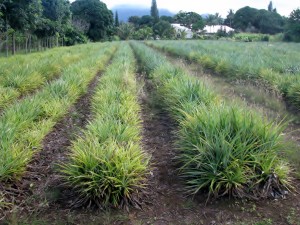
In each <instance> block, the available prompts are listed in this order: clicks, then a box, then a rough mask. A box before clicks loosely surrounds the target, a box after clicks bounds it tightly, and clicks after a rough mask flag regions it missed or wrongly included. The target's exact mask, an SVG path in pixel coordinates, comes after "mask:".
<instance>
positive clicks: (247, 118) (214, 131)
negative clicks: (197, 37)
mask: <svg viewBox="0 0 300 225" xmlns="http://www.w3.org/2000/svg"><path fill="white" fill-rule="evenodd" d="M299 52H300V45H299V44H281V43H280V44H279V43H278V44H277V43H276V44H268V43H231V42H222V41H147V42H138V41H130V42H105V43H93V44H85V45H79V46H74V47H61V48H55V49H52V50H49V51H46V52H42V53H33V54H30V55H18V56H13V57H10V58H5V59H4V58H1V59H0V68H1V69H0V113H1V115H0V127H1V130H0V224H256V225H258V224H291V225H294V224H300V223H299V221H300V204H299V202H300V195H299V191H300V181H299V179H300V149H299V144H300V133H299V128H300V124H299V121H300V117H299V110H300V107H299V106H300V105H299V104H300V94H299V93H300V80H299V76H300V64H299V58H300V55H299Z"/></svg>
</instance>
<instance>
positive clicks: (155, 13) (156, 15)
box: [150, 0, 159, 23]
mask: <svg viewBox="0 0 300 225" xmlns="http://www.w3.org/2000/svg"><path fill="white" fill-rule="evenodd" d="M150 15H151V16H152V17H153V18H154V23H157V22H158V21H159V13H158V9H157V4H156V0H152V5H151V10H150Z"/></svg>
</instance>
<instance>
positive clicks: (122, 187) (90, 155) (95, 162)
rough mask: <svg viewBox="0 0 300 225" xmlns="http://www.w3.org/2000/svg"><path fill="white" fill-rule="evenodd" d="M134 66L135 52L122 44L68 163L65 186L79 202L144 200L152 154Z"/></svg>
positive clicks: (106, 203)
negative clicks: (146, 147) (144, 138)
mask: <svg viewBox="0 0 300 225" xmlns="http://www.w3.org/2000/svg"><path fill="white" fill-rule="evenodd" d="M134 65H135V62H134V56H133V52H132V51H131V49H130V48H129V46H128V45H126V44H125V45H122V47H121V48H120V49H119V50H118V52H117V53H116V56H115V58H114V59H113V62H112V64H111V65H110V66H109V67H108V69H107V71H106V72H105V74H104V75H103V77H102V78H101V80H100V84H99V86H98V87H97V90H96V93H95V96H94V97H93V100H92V102H93V104H92V111H93V115H94V116H93V119H92V120H91V121H90V123H89V125H88V126H87V128H86V130H85V131H84V132H83V137H80V138H79V139H78V140H76V141H75V142H74V143H73V147H72V150H71V153H70V159H69V162H68V163H66V164H65V165H63V169H62V172H63V174H64V175H63V176H64V178H65V180H66V184H68V185H69V186H71V187H72V188H73V189H74V191H75V193H76V196H77V197H76V200H75V201H74V203H73V205H74V206H82V205H96V206H98V207H100V208H105V207H109V206H112V207H122V206H128V205H129V204H139V193H140V192H141V191H142V189H143V188H144V187H145V179H146V176H147V174H148V164H149V163H148V162H149V158H148V156H147V155H146V154H145V153H144V152H143V150H142V148H141V143H140V142H141V127H140V124H141V120H140V117H139V112H140V107H139V104H138V101H137V87H136V81H135V78H134V72H135V66H134Z"/></svg>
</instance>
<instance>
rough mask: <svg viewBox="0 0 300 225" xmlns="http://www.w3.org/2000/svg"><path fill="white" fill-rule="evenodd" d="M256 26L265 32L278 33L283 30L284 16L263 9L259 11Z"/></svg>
mask: <svg viewBox="0 0 300 225" xmlns="http://www.w3.org/2000/svg"><path fill="white" fill-rule="evenodd" d="M256 20H257V21H256V23H255V24H256V28H257V29H258V31H259V32H260V33H263V34H276V33H280V32H282V31H283V26H284V20H283V18H282V17H281V16H280V15H279V14H278V13H275V12H273V11H268V10H265V9H261V10H259V11H258V13H257V18H256Z"/></svg>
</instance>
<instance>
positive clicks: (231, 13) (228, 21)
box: [224, 9, 234, 27]
mask: <svg viewBox="0 0 300 225" xmlns="http://www.w3.org/2000/svg"><path fill="white" fill-rule="evenodd" d="M233 18H234V11H233V10H232V9H230V10H229V11H228V15H227V17H226V19H225V20H224V24H225V25H227V26H229V27H232V23H233Z"/></svg>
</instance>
